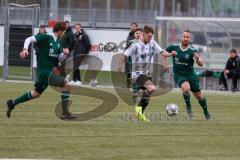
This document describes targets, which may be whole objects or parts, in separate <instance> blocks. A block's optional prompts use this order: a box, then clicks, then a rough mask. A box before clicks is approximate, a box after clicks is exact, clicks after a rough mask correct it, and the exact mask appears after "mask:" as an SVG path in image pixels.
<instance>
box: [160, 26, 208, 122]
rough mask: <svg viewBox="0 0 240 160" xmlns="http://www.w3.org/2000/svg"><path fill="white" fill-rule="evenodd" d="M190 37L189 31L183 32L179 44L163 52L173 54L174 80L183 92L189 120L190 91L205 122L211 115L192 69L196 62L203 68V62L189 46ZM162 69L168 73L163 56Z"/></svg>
mask: <svg viewBox="0 0 240 160" xmlns="http://www.w3.org/2000/svg"><path fill="white" fill-rule="evenodd" d="M191 35H192V33H191V31H189V30H185V31H184V32H183V33H182V39H181V43H180V44H178V45H169V46H168V47H167V48H166V49H165V51H167V52H169V53H174V55H175V56H173V58H172V60H173V73H174V80H175V82H176V83H177V85H178V86H179V87H180V88H181V89H182V91H183V98H184V100H185V103H186V109H187V114H188V116H189V118H190V119H191V118H192V117H193V113H192V106H191V102H190V91H191V92H192V93H193V95H194V96H195V97H196V98H197V100H198V102H199V104H200V106H201V107H202V109H203V113H204V115H205V118H206V120H211V115H210V114H209V112H208V108H207V100H206V98H205V97H204V96H203V94H202V92H201V89H200V84H199V80H198V78H197V76H196V75H195V73H194V68H193V64H194V62H196V63H197V65H198V66H200V67H202V66H203V63H204V62H203V60H202V59H201V57H200V55H199V53H198V51H197V50H196V49H195V48H193V47H192V46H191V45H190V42H191ZM163 67H164V69H165V71H169V68H168V65H167V63H166V57H165V56H163Z"/></svg>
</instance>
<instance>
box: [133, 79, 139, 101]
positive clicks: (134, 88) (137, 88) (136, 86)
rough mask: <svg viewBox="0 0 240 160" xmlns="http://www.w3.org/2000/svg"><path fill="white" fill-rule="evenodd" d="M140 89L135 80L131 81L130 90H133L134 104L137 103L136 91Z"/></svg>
mask: <svg viewBox="0 0 240 160" xmlns="http://www.w3.org/2000/svg"><path fill="white" fill-rule="evenodd" d="M140 89H141V86H139V85H137V83H136V82H134V81H133V82H132V90H133V97H132V98H133V103H134V104H136V103H137V98H138V93H139V90H140Z"/></svg>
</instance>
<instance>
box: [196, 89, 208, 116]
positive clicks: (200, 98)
mask: <svg viewBox="0 0 240 160" xmlns="http://www.w3.org/2000/svg"><path fill="white" fill-rule="evenodd" d="M193 95H194V96H195V97H196V98H197V100H198V102H199V104H200V106H201V107H202V109H203V113H204V116H205V118H206V120H211V115H210V113H209V112H208V106H207V100H206V98H205V97H204V96H203V95H202V92H201V91H199V92H193Z"/></svg>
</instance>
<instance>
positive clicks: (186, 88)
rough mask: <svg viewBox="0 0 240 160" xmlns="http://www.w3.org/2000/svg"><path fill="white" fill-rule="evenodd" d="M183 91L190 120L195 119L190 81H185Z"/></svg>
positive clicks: (182, 86) (182, 85)
mask: <svg viewBox="0 0 240 160" xmlns="http://www.w3.org/2000/svg"><path fill="white" fill-rule="evenodd" d="M181 89H182V91H183V99H184V101H185V104H186V109H187V114H188V117H189V118H192V117H193V113H192V105H191V100H190V84H189V82H188V81H185V82H183V83H182V84H181Z"/></svg>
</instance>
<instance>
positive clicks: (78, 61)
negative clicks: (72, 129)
mask: <svg viewBox="0 0 240 160" xmlns="http://www.w3.org/2000/svg"><path fill="white" fill-rule="evenodd" d="M85 57H86V55H84V54H81V55H74V58H73V80H74V81H81V80H82V79H81V73H80V70H79V66H80V64H81V62H82V61H83V59H84V58H85Z"/></svg>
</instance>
